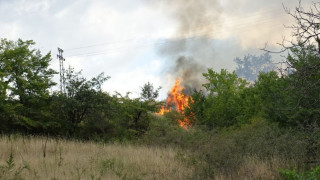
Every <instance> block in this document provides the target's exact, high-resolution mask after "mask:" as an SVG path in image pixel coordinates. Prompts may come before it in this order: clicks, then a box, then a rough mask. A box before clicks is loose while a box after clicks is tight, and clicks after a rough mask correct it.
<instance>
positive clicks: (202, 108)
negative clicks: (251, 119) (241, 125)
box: [187, 69, 247, 129]
mask: <svg viewBox="0 0 320 180" xmlns="http://www.w3.org/2000/svg"><path fill="white" fill-rule="evenodd" d="M203 75H204V77H205V78H206V79H207V81H208V82H207V83H206V84H204V85H203V86H204V87H205V88H206V90H207V93H208V94H207V95H204V94H202V92H196V93H194V95H193V96H192V97H193V100H194V103H193V104H191V105H190V110H187V112H193V113H194V115H195V117H196V121H197V123H198V124H200V125H201V124H203V125H206V126H207V127H208V128H209V129H212V128H221V127H229V126H232V125H235V124H237V123H238V122H239V119H238V117H239V116H240V114H241V101H242V99H241V97H240V94H241V93H242V92H243V91H244V89H245V88H246V85H247V82H246V81H245V80H242V79H241V78H238V77H237V75H236V73H235V72H233V73H229V72H227V70H225V69H222V70H221V71H220V73H217V72H215V71H213V70H212V69H208V73H204V74H203Z"/></svg>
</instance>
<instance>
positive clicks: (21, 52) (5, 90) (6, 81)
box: [0, 39, 56, 128]
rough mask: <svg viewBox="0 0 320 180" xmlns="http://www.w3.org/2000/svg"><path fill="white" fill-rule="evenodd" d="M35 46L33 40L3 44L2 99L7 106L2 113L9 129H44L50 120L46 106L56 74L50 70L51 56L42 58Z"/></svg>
mask: <svg viewBox="0 0 320 180" xmlns="http://www.w3.org/2000/svg"><path fill="white" fill-rule="evenodd" d="M33 45H35V43H34V42H33V41H32V40H27V41H23V40H21V39H19V40H18V41H16V42H14V41H8V40H6V39H2V40H1V43H0V93H1V96H0V98H1V100H2V102H3V103H5V105H3V104H2V108H1V111H3V112H5V114H7V115H8V116H7V117H5V118H6V119H7V121H8V120H9V123H10V126H11V125H13V124H14V125H19V126H20V127H21V126H22V127H25V128H35V127H37V128H43V127H45V126H46V124H45V122H46V120H45V119H46V117H48V116H49V112H48V111H47V109H46V107H47V106H46V105H47V104H48V102H47V101H48V100H49V88H50V87H52V86H53V85H55V83H54V82H53V81H52V77H53V75H54V74H56V72H55V71H54V70H52V69H50V68H49V63H50V61H51V60H52V59H51V54H50V52H49V53H47V54H46V55H45V56H43V55H42V54H41V52H40V51H39V50H37V49H33V48H32V46H33ZM2 121H4V119H2Z"/></svg>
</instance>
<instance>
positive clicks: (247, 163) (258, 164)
mask: <svg viewBox="0 0 320 180" xmlns="http://www.w3.org/2000/svg"><path fill="white" fill-rule="evenodd" d="M287 164H291V165H292V164H295V163H294V162H293V161H289V160H284V159H279V158H275V157H273V158H271V159H268V160H264V161H263V160H261V159H259V158H257V157H247V158H246V159H245V160H244V162H243V163H242V164H241V166H240V168H239V170H238V171H237V172H234V173H233V174H229V175H225V174H219V173H218V174H217V175H216V176H215V178H214V179H216V180H226V179H239V180H255V179H266V180H277V179H284V177H283V176H281V175H280V173H279V167H285V166H286V165H287Z"/></svg>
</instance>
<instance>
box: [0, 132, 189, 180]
mask: <svg viewBox="0 0 320 180" xmlns="http://www.w3.org/2000/svg"><path fill="white" fill-rule="evenodd" d="M0 152H1V153H0V167H1V168H0V179H3V180H7V179H136V180H137V179H188V178H190V177H191V176H192V173H193V170H192V169H191V168H188V167H187V166H186V165H185V164H183V163H181V162H180V161H178V160H177V159H176V157H177V153H178V150H177V149H174V148H170V147H167V148H159V147H147V146H141V145H139V146H138V145H122V144H100V143H94V142H80V141H67V140H61V139H51V138H49V139H47V138H45V137H12V136H2V137H1V138H0Z"/></svg>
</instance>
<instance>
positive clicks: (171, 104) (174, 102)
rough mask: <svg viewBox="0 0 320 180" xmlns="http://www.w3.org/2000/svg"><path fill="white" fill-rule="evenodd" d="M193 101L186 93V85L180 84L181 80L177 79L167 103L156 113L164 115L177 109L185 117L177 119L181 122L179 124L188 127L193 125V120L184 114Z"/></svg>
mask: <svg viewBox="0 0 320 180" xmlns="http://www.w3.org/2000/svg"><path fill="white" fill-rule="evenodd" d="M192 102H193V100H192V97H191V96H189V95H186V94H185V93H184V87H183V86H181V85H180V80H179V79H176V82H175V83H174V86H173V87H172V88H171V90H170V93H169V95H168V98H167V101H166V105H164V106H162V107H161V109H160V110H159V112H158V113H156V114H157V115H164V114H165V113H168V112H171V111H177V112H178V113H179V114H180V115H181V116H182V117H183V119H178V120H177V121H178V122H179V126H180V127H182V128H184V129H188V128H189V127H190V126H191V121H190V118H189V117H186V116H185V115H184V111H185V108H186V107H189V104H190V103H192Z"/></svg>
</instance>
